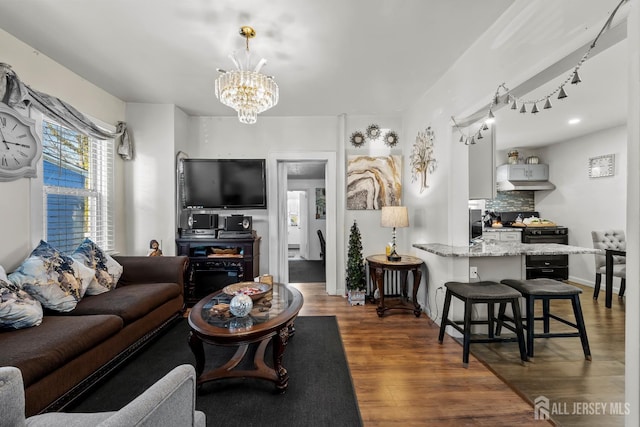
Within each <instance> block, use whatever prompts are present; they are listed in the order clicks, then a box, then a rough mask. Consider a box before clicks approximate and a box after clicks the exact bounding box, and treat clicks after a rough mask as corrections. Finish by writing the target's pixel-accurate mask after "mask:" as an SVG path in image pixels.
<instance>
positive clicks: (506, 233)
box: [482, 230, 522, 242]
mask: <svg viewBox="0 0 640 427" xmlns="http://www.w3.org/2000/svg"><path fill="white" fill-rule="evenodd" d="M482 238H483V239H484V240H485V241H486V242H488V241H495V242H520V241H521V240H522V232H521V231H518V230H484V232H483V233H482Z"/></svg>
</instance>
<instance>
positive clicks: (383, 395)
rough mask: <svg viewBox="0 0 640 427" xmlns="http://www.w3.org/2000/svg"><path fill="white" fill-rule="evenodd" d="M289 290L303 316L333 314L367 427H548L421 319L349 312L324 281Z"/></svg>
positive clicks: (509, 359) (509, 360)
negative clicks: (300, 300)
mask: <svg viewBox="0 0 640 427" xmlns="http://www.w3.org/2000/svg"><path fill="white" fill-rule="evenodd" d="M292 286H295V287H296V288H297V289H299V290H300V291H301V292H302V293H303V295H304V298H305V302H304V306H303V307H302V310H301V312H300V315H301V316H322V315H335V316H336V317H337V319H338V324H339V327H340V333H341V335H342V341H343V344H344V348H345V353H346V355H347V359H348V362H349V367H350V370H351V376H352V379H353V383H354V386H355V389H356V395H357V398H358V404H359V406H360V413H361V414H362V419H363V421H364V425H365V426H366V427H377V426H385V427H386V426H403V427H405V426H427V425H428V426H515V425H518V426H541V425H550V423H548V422H544V421H539V420H535V419H534V412H533V406H532V405H531V404H530V403H528V402H527V401H525V400H524V399H523V398H522V397H521V396H520V395H519V394H518V393H516V392H515V391H514V390H512V389H511V388H510V387H509V386H507V385H506V384H505V383H504V382H503V381H502V380H501V379H500V378H498V377H497V376H496V375H495V374H494V373H493V372H492V371H491V370H489V369H488V368H487V367H486V366H485V365H484V364H483V363H481V362H480V361H478V360H477V359H476V358H475V357H473V356H471V358H470V361H469V368H468V369H465V368H463V367H462V347H461V346H460V344H458V343H457V342H456V341H455V340H453V339H452V338H451V337H449V336H446V337H445V340H444V343H443V344H442V345H440V344H438V330H439V328H438V326H437V325H436V324H435V323H433V322H432V321H431V320H430V319H428V318H427V317H426V315H425V314H422V316H421V317H420V318H416V317H415V316H414V315H413V314H411V313H410V312H405V311H390V312H387V313H386V314H385V316H384V317H383V318H379V317H378V316H377V314H376V311H375V305H373V304H366V305H364V306H354V307H351V306H350V305H349V304H348V302H347V300H346V298H342V297H339V296H329V295H326V293H325V291H324V283H304V284H292ZM605 315H606V314H605ZM623 330H624V329H623ZM564 341H570V340H569V339H565V340H564ZM504 346H505V347H510V346H513V347H514V348H516V347H517V344H515V343H509V344H505V345H504ZM472 348H473V345H472ZM285 357H286V355H285ZM519 362H520V359H519V356H518V355H517V354H516V353H511V352H501V361H500V363H501V364H504V365H508V366H512V367H513V370H514V371H515V372H517V370H521V371H524V370H526V369H527V367H523V366H521V365H520V363H519ZM538 363H539V362H538Z"/></svg>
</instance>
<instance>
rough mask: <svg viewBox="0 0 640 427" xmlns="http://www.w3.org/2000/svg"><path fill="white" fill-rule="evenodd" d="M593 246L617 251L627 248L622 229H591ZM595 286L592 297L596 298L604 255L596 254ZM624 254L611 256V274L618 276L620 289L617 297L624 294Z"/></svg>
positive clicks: (625, 271)
mask: <svg viewBox="0 0 640 427" xmlns="http://www.w3.org/2000/svg"><path fill="white" fill-rule="evenodd" d="M591 238H592V239H593V247H594V248H595V249H615V250H619V251H626V250H627V242H626V240H625V238H624V231H623V230H604V231H592V232H591ZM595 257H596V286H595V289H594V291H593V299H598V294H599V293H600V284H601V282H602V275H603V274H606V266H605V256H604V255H596V256H595ZM626 262H627V261H626V258H625V257H624V256H614V257H613V276H614V277H620V291H619V292H618V297H622V296H624V290H625V287H626V278H627V269H626V267H627V264H626Z"/></svg>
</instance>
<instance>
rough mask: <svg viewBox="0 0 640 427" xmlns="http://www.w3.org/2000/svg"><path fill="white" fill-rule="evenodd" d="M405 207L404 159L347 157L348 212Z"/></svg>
mask: <svg viewBox="0 0 640 427" xmlns="http://www.w3.org/2000/svg"><path fill="white" fill-rule="evenodd" d="M401 204H402V156H400V155H391V156H358V155H353V156H348V159H347V209H349V210H367V209H373V210H378V209H382V207H383V206H399V205H401Z"/></svg>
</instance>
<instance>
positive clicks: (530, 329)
mask: <svg viewBox="0 0 640 427" xmlns="http://www.w3.org/2000/svg"><path fill="white" fill-rule="evenodd" d="M500 283H503V284H505V285H507V286H510V287H512V288H513V289H515V290H517V291H518V292H520V293H521V294H522V296H523V297H524V299H525V301H526V309H525V316H526V320H525V324H524V329H526V330H527V354H528V356H529V357H533V339H534V338H568V337H580V341H581V342H582V350H583V351H584V357H585V359H587V360H591V350H590V349H589V340H588V339H587V329H586V327H585V325H584V318H583V316H582V307H581V305H580V294H581V293H582V289H580V288H578V287H576V286H572V285H569V284H567V283H563V282H559V281H557V280H552V279H531V280H510V279H506V280H502V281H501V282H500ZM554 299H569V300H571V304H572V305H573V314H574V316H575V319H576V323H571V322H569V321H568V320H566V319H563V318H561V317H558V316H556V315H554V314H551V313H550V311H549V308H550V301H551V300H554ZM536 300H542V317H535V314H534V309H535V302H536ZM504 310H505V304H500V309H499V313H498V325H497V327H496V335H499V334H500V328H501V326H503V324H502V321H503V320H513V319H510V318H509V317H507V316H505V315H504ZM514 316H515V317H517V316H518V315H517V314H514ZM550 319H555V320H557V321H559V322H561V323H564V324H565V325H569V326H571V327H572V328H575V329H577V332H555V333H551V332H550V331H549V330H550V328H549V320H550ZM536 320H542V321H543V331H544V333H536V332H535V321H536ZM504 326H505V327H507V325H504Z"/></svg>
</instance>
